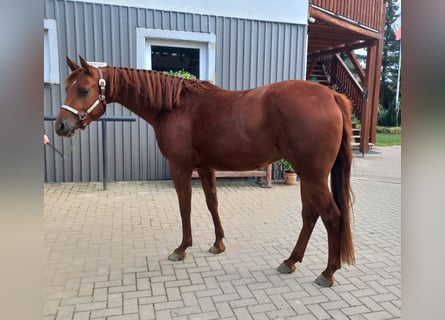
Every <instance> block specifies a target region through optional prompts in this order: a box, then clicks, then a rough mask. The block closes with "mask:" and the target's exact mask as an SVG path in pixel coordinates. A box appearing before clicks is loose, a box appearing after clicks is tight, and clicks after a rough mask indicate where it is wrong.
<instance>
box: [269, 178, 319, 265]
mask: <svg viewBox="0 0 445 320" xmlns="http://www.w3.org/2000/svg"><path fill="white" fill-rule="evenodd" d="M301 200H302V203H303V210H302V213H301V214H302V217H303V226H302V228H301V231H300V235H299V237H298V241H297V244H296V245H295V248H294V250H293V251H292V253H291V255H290V257H289V258H288V259H286V260H284V261H283V262H282V263H281V265H280V266H279V267H278V269H277V270H278V271H279V272H281V273H291V272H293V271H295V263H296V262H301V261H302V260H303V256H304V252H305V250H306V247H307V244H308V242H309V238H310V237H311V234H312V230H313V229H314V226H315V223H316V222H317V219H318V213H317V211H316V210H315V208H314V206H313V205H312V203H311V201H310V199H309V197H308V195H307V193H306V192H305V183H304V181H301Z"/></svg>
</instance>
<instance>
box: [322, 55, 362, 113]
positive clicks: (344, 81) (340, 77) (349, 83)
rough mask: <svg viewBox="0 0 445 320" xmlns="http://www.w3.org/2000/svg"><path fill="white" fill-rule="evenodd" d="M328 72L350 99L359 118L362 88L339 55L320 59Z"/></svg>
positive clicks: (332, 80)
mask: <svg viewBox="0 0 445 320" xmlns="http://www.w3.org/2000/svg"><path fill="white" fill-rule="evenodd" d="M321 61H322V63H323V65H324V66H325V68H326V70H327V71H328V73H329V74H330V75H331V82H332V83H333V84H334V85H335V86H336V87H337V88H338V89H339V91H340V92H342V93H344V94H346V95H347V96H348V97H349V99H351V100H352V105H353V113H354V114H355V115H356V116H357V117H358V118H359V119H361V112H362V109H363V105H364V90H363V88H362V86H361V85H360V84H359V83H358V81H357V79H355V77H354V75H353V74H352V72H351V71H350V70H349V68H348V67H347V66H346V64H345V63H344V61H343V59H342V58H341V57H340V55H338V54H336V55H333V56H331V57H325V58H323V59H321Z"/></svg>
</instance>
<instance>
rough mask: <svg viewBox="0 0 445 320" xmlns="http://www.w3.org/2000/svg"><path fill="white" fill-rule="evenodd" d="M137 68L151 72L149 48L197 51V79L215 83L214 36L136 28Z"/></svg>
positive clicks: (210, 34)
mask: <svg viewBox="0 0 445 320" xmlns="http://www.w3.org/2000/svg"><path fill="white" fill-rule="evenodd" d="M136 46H137V50H136V51H137V52H136V55H137V57H136V59H137V67H138V68H140V69H148V70H151V68H152V65H151V51H152V50H151V46H168V47H181V48H194V49H199V78H200V79H201V80H208V81H210V82H213V83H215V69H216V49H215V47H216V35H215V34H212V33H200V32H187V31H171V30H159V29H147V28H136Z"/></svg>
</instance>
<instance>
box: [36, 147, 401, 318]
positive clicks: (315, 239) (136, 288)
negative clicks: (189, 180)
mask: <svg viewBox="0 0 445 320" xmlns="http://www.w3.org/2000/svg"><path fill="white" fill-rule="evenodd" d="M218 186H219V188H218V193H219V203H220V213H221V219H222V223H223V226H224V228H225V231H226V240H225V244H226V251H225V252H224V253H222V254H220V255H213V254H211V253H209V252H208V249H209V247H210V246H211V245H212V243H213V241H214V238H213V237H214V233H213V232H214V231H213V224H212V222H211V218H210V214H209V213H208V212H207V209H206V205H205V199H204V194H203V191H202V189H201V188H200V185H199V182H198V181H195V180H194V182H193V199H192V203H193V204H192V210H193V211H192V227H193V236H194V239H193V241H194V246H193V247H192V248H189V250H188V254H187V256H186V258H185V260H184V261H181V262H170V261H168V260H167V256H168V254H169V253H170V252H171V251H172V250H173V249H174V248H175V247H176V246H177V245H178V244H179V242H180V240H181V226H180V217H179V209H178V205H177V199H176V194H175V191H174V189H173V185H172V182H171V181H149V182H118V183H110V184H109V185H108V190H107V191H103V190H102V183H100V182H99V183H61V184H45V185H44V202H45V240H44V241H45V301H44V319H47V320H49V319H51V320H53V319H56V320H63V319H70V320H72V319H73V320H84V319H95V320H96V319H97V320H99V319H109V320H121V319H126V320H127V319H128V320H133V319H141V320H142V319H161V320H164V319H305V320H306V319H307V320H309V319H356V320H358V319H369V320H371V319H400V316H401V315H400V309H401V246H400V240H401V199H400V198H401V179H400V147H385V148H383V147H381V148H378V147H375V148H374V150H371V152H370V153H369V154H367V155H365V157H361V155H355V157H354V168H353V178H352V188H353V192H354V194H355V205H354V242H355V247H356V260H357V263H356V265H355V266H347V265H346V266H343V267H342V269H340V270H338V271H337V272H336V274H335V276H336V282H335V284H334V286H333V287H331V288H320V287H318V286H317V285H316V284H315V283H314V279H315V278H316V277H317V276H318V275H319V274H320V272H321V271H322V270H323V269H324V268H325V265H326V262H327V238H326V231H325V229H324V227H323V225H322V223H321V221H320V220H319V221H318V223H317V225H316V227H315V229H314V233H313V235H312V237H311V240H310V242H309V245H308V248H307V250H306V255H305V258H304V260H303V262H302V263H298V264H297V265H296V266H297V270H296V271H295V272H294V273H292V274H288V275H284V274H280V273H278V272H277V271H276V267H277V266H278V265H279V264H280V263H281V261H282V260H283V259H285V258H287V257H288V256H289V254H290V252H291V250H292V248H293V246H294V245H295V241H296V239H297V236H298V233H299V231H300V227H301V213H300V210H301V201H300V197H299V185H298V184H297V185H296V186H285V185H283V184H282V183H280V182H275V183H274V184H273V187H272V188H270V189H263V188H260V187H259V186H258V185H257V184H256V183H255V182H253V181H250V180H249V181H246V180H239V179H237V180H229V179H227V180H218Z"/></svg>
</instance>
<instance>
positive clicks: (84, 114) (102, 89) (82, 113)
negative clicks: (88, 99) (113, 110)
mask: <svg viewBox="0 0 445 320" xmlns="http://www.w3.org/2000/svg"><path fill="white" fill-rule="evenodd" d="M97 70H98V71H99V77H100V79H99V88H100V93H99V99H97V100H96V101H94V102H93V104H92V105H91V106H90V107H89V108H88V109H87V111H80V112H79V111H78V110H76V109H74V108H73V107H71V106H68V105H66V104H64V105H62V106H61V108H62V109H65V110H67V111H69V112H71V113H74V114H75V115H77V116H78V117H79V119H80V121H83V120H85V118H86V117H87V116H88V115H89V114H90V113H91V112H93V111H94V109H95V108H96V107H97V106H98V105H99V103H100V102H102V104H103V105H104V107H106V106H107V101H106V97H105V88H106V86H107V82H106V81H105V79H104V76H103V73H102V69H100V68H97ZM86 126H87V123H82V128H84V127H86Z"/></svg>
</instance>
